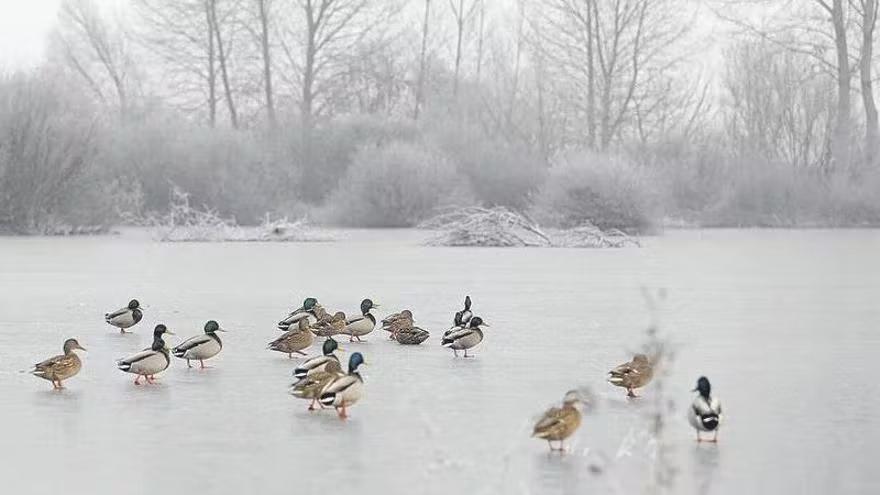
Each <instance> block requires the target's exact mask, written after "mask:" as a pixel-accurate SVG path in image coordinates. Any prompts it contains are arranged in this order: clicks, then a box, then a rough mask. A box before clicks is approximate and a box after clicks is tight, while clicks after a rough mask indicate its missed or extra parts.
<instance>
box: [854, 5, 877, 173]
mask: <svg viewBox="0 0 880 495" xmlns="http://www.w3.org/2000/svg"><path fill="white" fill-rule="evenodd" d="M877 4H878V0H859V5H858V7H859V8H858V9H857V10H858V13H859V21H860V22H859V24H860V26H861V32H862V47H861V54H860V57H859V82H860V83H861V93H862V106H863V107H864V109H865V162H866V164H867V165H868V166H869V167H873V166H874V165H875V164H876V162H877V146H878V138H880V135H878V124H877V104H876V102H875V101H874V86H873V79H872V75H871V64H872V63H873V58H874V28H875V26H876V25H877V7H878V5H877Z"/></svg>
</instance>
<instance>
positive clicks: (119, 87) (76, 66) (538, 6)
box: [0, 0, 880, 233]
mask: <svg viewBox="0 0 880 495" xmlns="http://www.w3.org/2000/svg"><path fill="white" fill-rule="evenodd" d="M13 4H18V2H4V4H3V6H2V9H3V15H2V16H0V17H2V18H3V21H2V26H3V28H4V29H3V31H4V32H5V33H6V34H4V35H3V38H2V41H3V43H2V44H3V47H2V52H0V54H2V56H3V60H4V64H5V66H4V67H0V71H2V75H0V232H12V233H53V232H57V231H59V226H94V227H97V228H107V227H109V226H112V225H117V224H122V223H126V224H142V223H144V222H145V221H147V219H149V218H151V217H154V216H156V215H162V214H164V213H165V212H167V211H168V210H169V208H170V207H171V204H172V201H173V199H174V197H175V194H176V193H178V194H179V193H185V194H188V195H189V196H188V197H189V201H190V203H191V204H193V205H197V206H199V207H204V208H207V209H211V210H213V211H216V212H217V213H218V214H219V215H221V216H224V217H227V218H234V219H235V221H236V222H238V223H240V224H243V225H248V224H254V223H258V222H260V221H261V220H262V219H263V218H265V216H266V215H267V214H269V215H271V216H275V217H289V218H303V217H306V218H308V219H309V220H311V221H312V222H314V223H317V224H323V225H337V226H355V227H407V226H413V225H415V224H417V223H418V222H420V221H422V220H424V219H426V218H428V217H429V216H431V215H432V214H433V213H435V212H436V211H438V210H439V209H441V208H443V207H445V206H453V205H454V206H466V205H476V204H479V205H484V206H495V205H500V206H505V207H508V208H511V209H514V210H517V211H521V212H524V213H526V214H528V215H530V216H532V217H533V218H535V219H536V220H537V221H538V222H540V223H541V224H542V225H546V226H549V227H563V228H568V227H575V226H578V225H581V224H582V223H584V222H588V221H589V222H593V223H594V224H596V225H598V226H600V227H602V228H619V229H621V230H623V231H625V232H627V233H645V232H652V231H656V230H657V229H659V228H662V227H664V226H785V227H791V226H866V225H878V224H880V195H878V192H880V171H878V170H880V164H878V158H877V147H878V117H877V109H876V102H875V95H874V82H875V78H876V77H877V76H876V70H875V69H876V64H877V62H878V60H877V56H876V55H875V53H874V43H875V40H874V38H875V36H874V30H875V27H876V17H877V2H876V1H874V0H800V1H761V0H753V1H732V0H730V1H723V0H715V1H706V2H701V1H688V0H620V1H614V2H611V1H598V0H544V1H538V0H408V1H404V0H127V1H125V0H115V1H110V0H104V1H96V0H62V1H56V2H45V3H41V6H40V7H22V6H20V5H13ZM19 15H20V17H19ZM19 21H20V22H19ZM31 23H32V24H31ZM7 28H9V29H7ZM16 33H18V34H16Z"/></svg>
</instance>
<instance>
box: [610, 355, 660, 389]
mask: <svg viewBox="0 0 880 495" xmlns="http://www.w3.org/2000/svg"><path fill="white" fill-rule="evenodd" d="M608 374H609V375H610V376H609V377H608V383H611V384H612V385H616V386H618V387H623V388H625V389H626V396H627V397H638V395H636V394H635V391H634V390H635V389H637V388H642V387H644V386H645V385H647V384H648V383H649V382H650V381H651V378H653V377H654V365H653V364H651V360H650V359H648V356H646V355H644V354H636V355H635V356H633V358H632V361H629V362H626V363H623V364H621V365H618V366H616V367H615V368H614V369H612V370H611V371H609V372H608Z"/></svg>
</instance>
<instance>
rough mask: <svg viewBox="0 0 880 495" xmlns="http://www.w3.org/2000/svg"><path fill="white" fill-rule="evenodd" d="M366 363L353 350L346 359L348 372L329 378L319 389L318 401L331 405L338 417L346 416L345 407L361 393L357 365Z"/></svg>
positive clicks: (359, 354)
mask: <svg viewBox="0 0 880 495" xmlns="http://www.w3.org/2000/svg"><path fill="white" fill-rule="evenodd" d="M363 364H366V363H365V362H364V356H363V355H362V354H361V353H360V352H355V353H354V354H352V355H351V357H350V358H349V359H348V374H345V375H342V376H338V377H336V378H334V379H333V380H331V381H330V382H329V383H328V384H327V385H325V386H324V388H323V389H322V390H321V395H320V396H319V398H318V401H319V402H320V403H321V404H322V405H324V406H333V407H334V408H336V412H337V413H338V414H339V418H340V419H346V418H348V412H347V410H346V409H347V408H348V406H351V405H352V404H354V403H355V402H357V401H358V400H360V398H361V396H362V395H363V388H364V379H363V377H361V375H360V373H358V367H359V366H361V365H363Z"/></svg>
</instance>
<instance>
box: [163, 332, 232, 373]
mask: <svg viewBox="0 0 880 495" xmlns="http://www.w3.org/2000/svg"><path fill="white" fill-rule="evenodd" d="M225 331H226V330H223V329H222V328H220V325H219V324H218V323H217V322H216V321H214V320H210V321H208V322H207V323H205V333H204V334H202V335H196V336H195V337H192V338H190V339H187V340H184V341H183V342H182V343H181V344H180V345H177V346H175V347H174V348H173V349H171V353H172V354H174V356H175V357H179V358H181V359H186V367H187V368H192V365H191V364H190V360H192V359H198V360H199V365H200V367H201V369H205V359H209V358H212V357H214V356H216V355H217V354H219V353H220V351H221V350H222V349H223V342H222V341H221V340H220V336H219V335H217V332H225Z"/></svg>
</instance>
